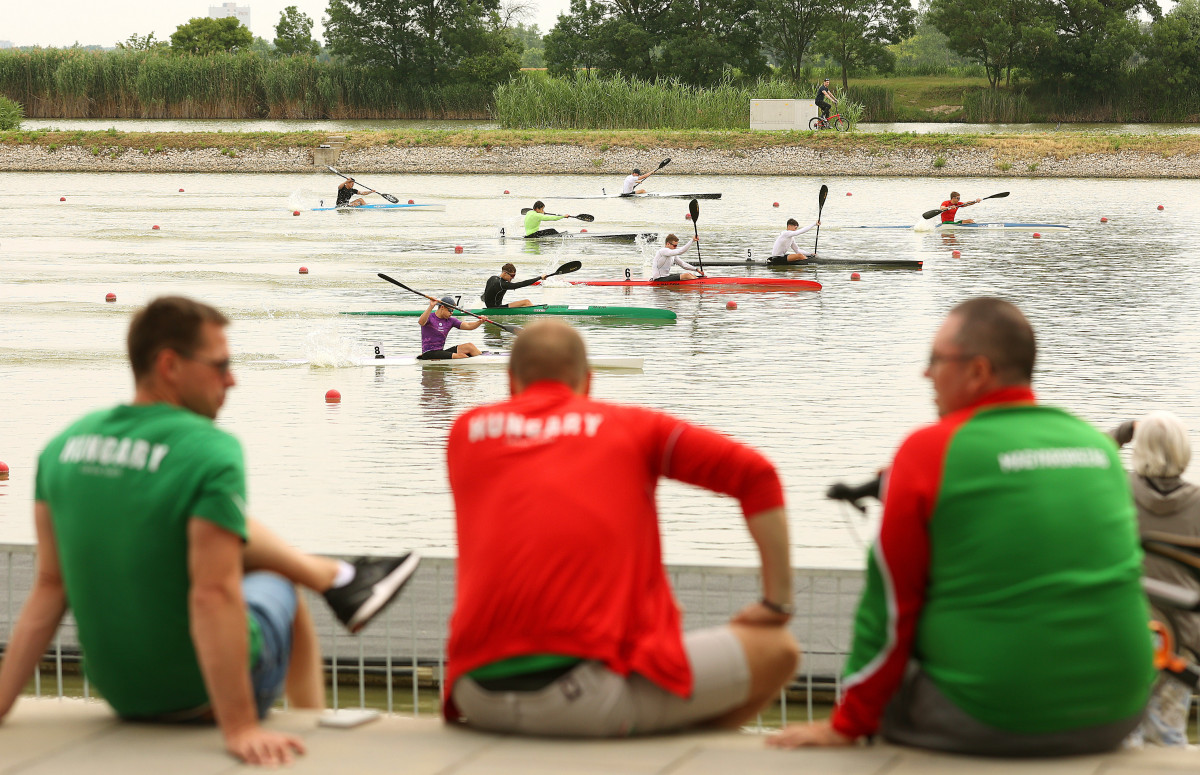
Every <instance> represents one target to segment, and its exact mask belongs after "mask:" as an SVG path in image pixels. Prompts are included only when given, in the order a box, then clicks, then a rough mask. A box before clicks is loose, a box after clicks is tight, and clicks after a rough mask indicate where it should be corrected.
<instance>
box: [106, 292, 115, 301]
mask: <svg viewBox="0 0 1200 775" xmlns="http://www.w3.org/2000/svg"><path fill="white" fill-rule="evenodd" d="M104 300H105V301H116V300H117V294H115V293H106V294H104Z"/></svg>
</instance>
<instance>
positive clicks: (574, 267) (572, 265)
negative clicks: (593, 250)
mask: <svg viewBox="0 0 1200 775" xmlns="http://www.w3.org/2000/svg"><path fill="white" fill-rule="evenodd" d="M582 268H583V264H582V263H580V262H578V261H568V262H567V263H565V264H563V265H562V266H560V267H559V268H558V269H555V270H554V271H553V272H551V273H550V274H548V275H546V277H554V276H555V275H560V274H570V273H571V272H578V271H579V270H580V269H582Z"/></svg>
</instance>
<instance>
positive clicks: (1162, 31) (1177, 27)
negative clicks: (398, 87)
mask: <svg viewBox="0 0 1200 775" xmlns="http://www.w3.org/2000/svg"><path fill="white" fill-rule="evenodd" d="M1142 53H1143V55H1144V56H1145V57H1146V62H1145V63H1144V64H1143V65H1142V67H1141V70H1140V75H1141V76H1142V77H1141V78H1140V79H1139V80H1140V83H1141V84H1142V88H1143V89H1145V90H1146V91H1148V92H1149V93H1150V94H1151V95H1152V96H1153V97H1155V98H1157V99H1160V100H1171V99H1172V98H1178V97H1179V96H1180V95H1181V94H1188V93H1192V92H1194V91H1195V89H1196V84H1197V83H1200V2H1198V0H1182V2H1180V3H1179V4H1178V5H1176V6H1175V7H1174V8H1172V9H1171V11H1170V13H1168V14H1166V15H1165V16H1163V17H1162V18H1161V19H1158V20H1157V21H1155V22H1154V23H1153V24H1151V25H1150V34H1149V35H1148V36H1147V38H1146V44H1145V47H1144V49H1143V52H1142Z"/></svg>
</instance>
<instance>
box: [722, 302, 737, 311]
mask: <svg viewBox="0 0 1200 775" xmlns="http://www.w3.org/2000/svg"><path fill="white" fill-rule="evenodd" d="M725 309H737V302H736V301H727V302H725Z"/></svg>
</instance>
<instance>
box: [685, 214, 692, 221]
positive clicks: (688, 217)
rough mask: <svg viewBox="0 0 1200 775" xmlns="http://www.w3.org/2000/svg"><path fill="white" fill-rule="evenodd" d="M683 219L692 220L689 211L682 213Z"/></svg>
mask: <svg viewBox="0 0 1200 775" xmlns="http://www.w3.org/2000/svg"><path fill="white" fill-rule="evenodd" d="M683 220H685V221H690V220H692V214H691V213H684V214H683Z"/></svg>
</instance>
